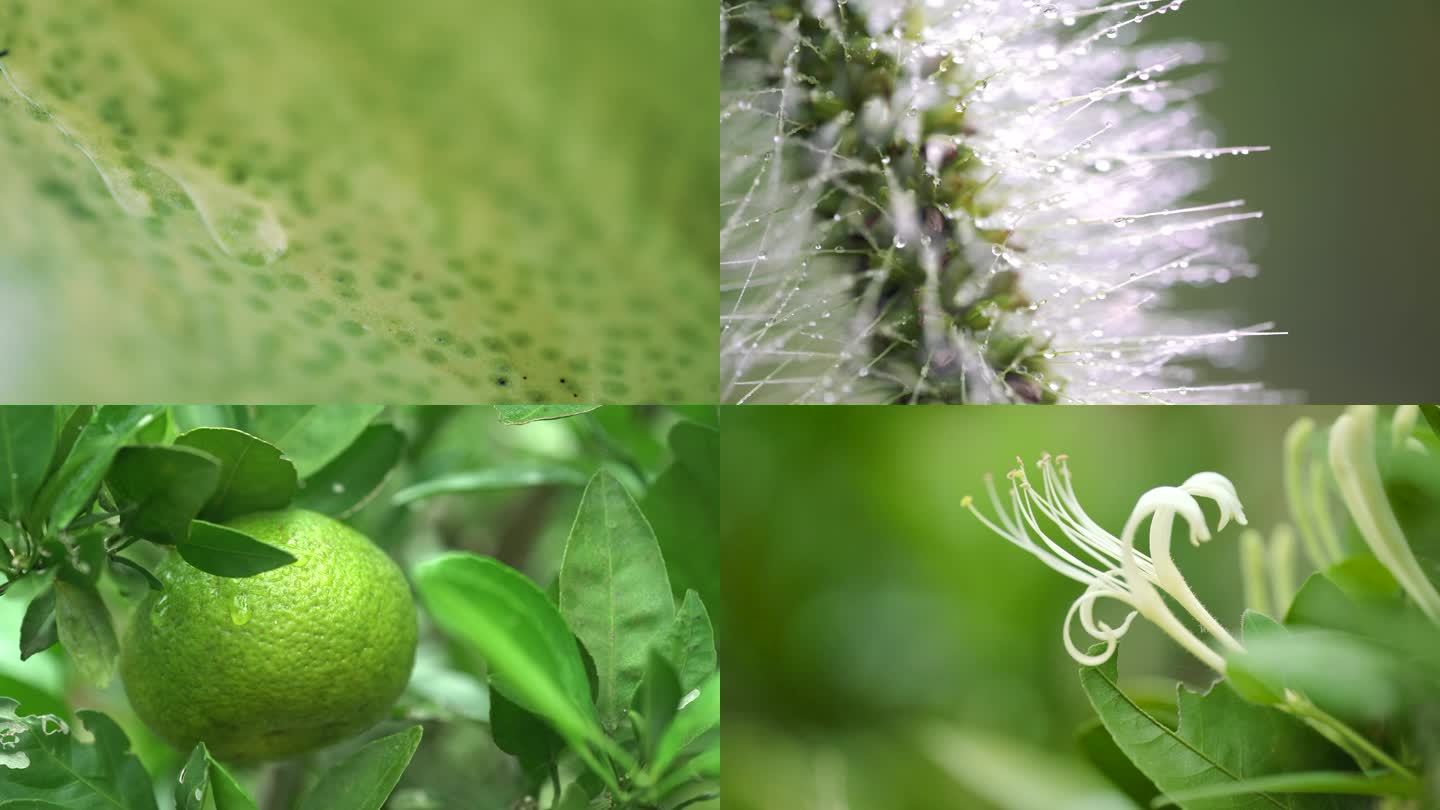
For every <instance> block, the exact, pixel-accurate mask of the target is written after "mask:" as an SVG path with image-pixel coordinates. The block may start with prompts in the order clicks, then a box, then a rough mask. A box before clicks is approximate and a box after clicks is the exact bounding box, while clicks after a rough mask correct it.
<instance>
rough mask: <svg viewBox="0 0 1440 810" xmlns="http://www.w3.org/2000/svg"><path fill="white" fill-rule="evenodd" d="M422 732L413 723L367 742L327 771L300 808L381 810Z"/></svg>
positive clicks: (318, 809)
mask: <svg viewBox="0 0 1440 810" xmlns="http://www.w3.org/2000/svg"><path fill="white" fill-rule="evenodd" d="M422 732H423V729H422V728H421V727H420V726H411V727H410V728H407V729H405V730H404V731H401V732H398V733H395V734H391V735H390V736H388V737H381V738H380V739H378V740H375V741H374V742H370V743H367V744H366V745H364V746H363V747H361V748H360V750H358V751H356V752H355V753H353V754H351V755H350V756H348V757H346V758H345V759H343V760H341V761H340V763H339V764H337V765H336V766H335V767H333V768H331V769H330V770H328V771H326V772H325V774H324V775H323V776H321V777H320V781H319V782H317V783H316V784H315V787H314V789H312V790H311V791H310V792H309V794H307V795H306V796H305V799H304V800H303V801H302V802H301V803H300V810H380V808H381V807H382V806H383V805H384V804H385V800H386V799H388V798H389V797H390V792H391V791H393V790H394V789H395V785H396V783H398V782H399V781H400V777H401V775H403V774H404V773H405V768H406V767H407V766H409V764H410V758H411V757H413V756H415V749H416V748H418V747H419V746H420V735H421V733H422Z"/></svg>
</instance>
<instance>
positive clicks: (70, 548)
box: [45, 527, 107, 586]
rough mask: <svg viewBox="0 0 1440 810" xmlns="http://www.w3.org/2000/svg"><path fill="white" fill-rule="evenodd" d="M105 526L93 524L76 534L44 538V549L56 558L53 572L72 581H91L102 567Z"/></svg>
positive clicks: (83, 583) (89, 582)
mask: <svg viewBox="0 0 1440 810" xmlns="http://www.w3.org/2000/svg"><path fill="white" fill-rule="evenodd" d="M106 533H107V532H106V530H105V529H104V528H99V527H92V528H91V529H89V530H88V531H83V532H81V533H80V534H77V535H60V536H56V537H52V538H50V539H48V540H46V541H45V550H46V551H47V552H48V553H49V555H50V557H51V559H53V560H56V565H55V575H56V577H58V578H59V579H63V580H65V581H66V582H69V583H71V584H74V585H85V586H90V585H94V584H95V583H96V582H98V581H100V574H101V572H102V571H104V569H105V535H106Z"/></svg>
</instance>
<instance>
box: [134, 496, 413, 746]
mask: <svg viewBox="0 0 1440 810" xmlns="http://www.w3.org/2000/svg"><path fill="white" fill-rule="evenodd" d="M228 525H230V526H231V527H232V528H235V529H237V530H239V531H242V532H245V533H246V534H248V535H250V536H252V537H254V538H256V539H258V540H260V541H262V542H265V543H268V544H270V545H273V546H276V547H277V548H281V549H284V550H285V551H287V552H289V553H290V554H291V555H293V556H294V557H295V558H296V561H295V562H294V563H291V564H290V565H286V566H283V567H281V568H277V569H275V570H272V571H266V572H265V573H262V574H257V575H255V576H251V577H244V578H226V577H217V576H213V575H211V574H207V573H205V572H203V571H200V570H199V569H196V568H194V567H192V566H191V565H189V564H188V563H186V562H185V561H184V560H183V559H181V558H180V556H179V554H177V553H175V552H171V553H170V555H169V556H168V557H167V558H166V559H165V560H164V562H162V563H161V564H160V566H159V567H158V568H157V569H156V575H157V576H158V577H159V578H160V580H161V581H162V582H163V583H164V584H165V589H164V590H163V591H160V592H152V593H151V594H150V595H148V596H147V597H146V598H145V600H144V601H143V602H141V604H140V606H139V607H138V608H137V610H136V612H135V615H134V617H133V618H132V619H131V621H130V626H129V629H128V630H127V631H126V635H125V643H124V646H123V649H122V652H121V657H120V675H121V677H122V679H123V680H124V683H125V691H126V693H127V694H128V695H129V697H130V703H131V705H132V706H133V707H134V709H135V711H136V713H137V714H139V715H140V718H141V719H142V720H144V721H145V723H146V725H148V726H150V728H151V729H153V730H154V731H155V732H156V733H157V734H159V735H160V736H161V737H163V738H165V739H166V740H168V741H169V742H170V743H172V744H173V745H175V746H177V747H178V748H180V749H181V750H188V749H190V748H191V747H193V746H194V745H195V744H196V743H197V742H201V741H203V742H204V743H205V745H206V746H207V747H208V748H209V749H210V751H211V752H212V753H213V754H214V755H215V756H217V757H219V758H222V759H228V760H235V761H253V760H265V759H277V758H281V757H288V756H292V755H295V754H298V753H302V752H305V751H309V750H312V749H315V748H319V747H322V746H325V745H329V744H331V743H334V742H337V741H339V740H342V739H344V738H346V737H349V736H351V735H353V734H356V733H358V732H360V731H363V730H364V729H366V728H368V727H369V726H371V725H373V724H374V723H376V722H377V721H379V720H380V719H382V718H383V717H384V716H385V714H386V713H387V712H388V711H389V710H390V707H391V706H392V705H393V704H394V702H395V699H396V698H397V697H399V695H400V692H401V691H402V690H403V689H404V688H405V684H406V682H407V680H408V679H409V677H410V669H411V666H412V665H413V663H414V659H415V637H416V617H415V604H414V602H413V601H412V599H411V597H410V588H409V586H408V584H407V583H406V581H405V578H404V576H403V575H402V574H401V572H400V569H399V567H397V566H396V565H395V563H394V562H393V561H392V560H391V559H390V557H389V556H388V555H386V554H385V552H383V551H381V550H380V549H379V548H377V547H376V546H375V545H374V544H373V543H371V542H370V541H369V540H368V539H367V538H366V537H364V536H363V535H361V534H360V533H359V532H356V531H355V530H354V529H351V528H350V527H349V526H346V525H345V524H343V523H340V522H338V521H336V520H332V519H331V518H329V517H326V516H324V515H321V514H317V513H315V512H308V511H304V510H299V509H292V510H287V511H283V512H265V513H259V514H254V515H247V516H244V517H242V518H239V519H237V520H235V521H232V522H231V523H230V524H228Z"/></svg>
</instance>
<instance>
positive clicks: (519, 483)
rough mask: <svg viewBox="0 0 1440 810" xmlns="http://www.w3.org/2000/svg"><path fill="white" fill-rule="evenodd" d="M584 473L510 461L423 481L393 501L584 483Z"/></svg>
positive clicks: (396, 503)
mask: <svg viewBox="0 0 1440 810" xmlns="http://www.w3.org/2000/svg"><path fill="white" fill-rule="evenodd" d="M585 482H586V478H585V475H584V473H581V472H580V471H579V470H576V469H575V468H574V467H566V466H564V465H562V464H534V463H523V464H507V465H505V466H503V467H493V468H491V469H488V470H475V471H473V472H459V473H452V474H449V475H443V476H440V477H439V478H433V479H431V480H429V481H422V482H421V483H418V484H415V485H413V486H408V487H406V488H404V489H402V490H400V491H399V492H397V493H395V498H394V503H395V505H396V506H403V505H405V504H407V503H412V502H414V501H419V500H423V499H425V498H433V497H435V496H436V495H454V494H456V493H461V492H483V491H485V490H492V489H514V488H517V487H538V486H545V485H547V484H563V485H565V486H576V487H578V486H584V485H585Z"/></svg>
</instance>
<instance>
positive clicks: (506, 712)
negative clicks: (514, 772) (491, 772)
mask: <svg viewBox="0 0 1440 810" xmlns="http://www.w3.org/2000/svg"><path fill="white" fill-rule="evenodd" d="M490 735H491V737H493V738H494V740H495V747H497V748H499V749H500V750H501V751H504V752H505V753H507V754H509V755H511V756H513V757H515V758H516V759H518V760H520V767H521V769H522V770H524V771H525V777H526V781H527V783H528V785H529V786H530V787H531V788H534V787H535V786H538V785H539V784H540V783H541V782H542V781H544V779H545V777H546V776H547V775H548V773H549V771H550V768H551V767H553V766H554V764H555V759H556V757H557V756H558V755H559V754H560V751H561V750H563V749H564V748H565V741H564V740H562V739H561V738H560V735H558V734H556V733H555V730H554V729H552V728H551V727H550V726H549V725H547V724H546V723H545V721H544V720H542V719H541V718H540V717H539V716H538V715H535V714H532V713H530V712H527V711H525V710H524V709H522V708H520V706H519V705H518V704H516V703H515V702H514V701H512V700H510V699H509V698H507V697H505V694H504V693H503V692H501V691H500V690H498V689H491V690H490Z"/></svg>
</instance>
